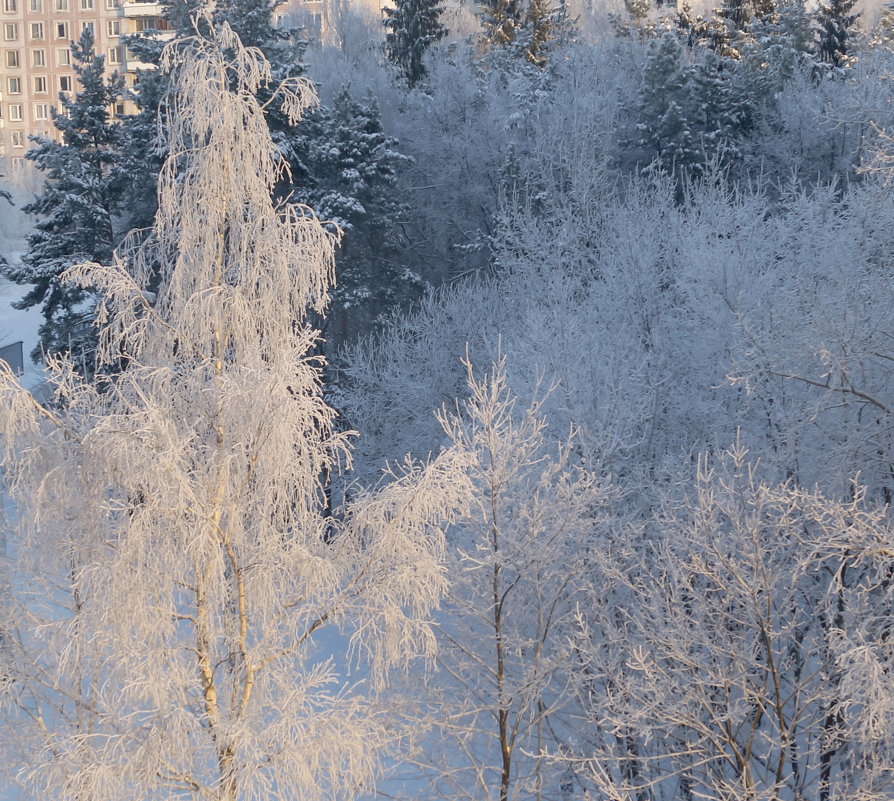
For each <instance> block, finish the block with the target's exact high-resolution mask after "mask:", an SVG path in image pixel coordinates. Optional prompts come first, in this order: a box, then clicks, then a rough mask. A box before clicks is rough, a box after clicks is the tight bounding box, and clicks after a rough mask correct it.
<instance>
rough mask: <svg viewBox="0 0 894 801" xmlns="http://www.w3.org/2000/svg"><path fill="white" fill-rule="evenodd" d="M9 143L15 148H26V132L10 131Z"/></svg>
mask: <svg viewBox="0 0 894 801" xmlns="http://www.w3.org/2000/svg"><path fill="white" fill-rule="evenodd" d="M9 142H10V144H11V145H12V146H13V147H25V132H24V131H10V132H9Z"/></svg>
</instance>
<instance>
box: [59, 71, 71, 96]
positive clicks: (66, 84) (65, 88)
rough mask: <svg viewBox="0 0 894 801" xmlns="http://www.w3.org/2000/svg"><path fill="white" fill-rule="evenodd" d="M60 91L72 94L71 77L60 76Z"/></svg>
mask: <svg viewBox="0 0 894 801" xmlns="http://www.w3.org/2000/svg"><path fill="white" fill-rule="evenodd" d="M59 91H60V92H70V91H71V75H60V76H59Z"/></svg>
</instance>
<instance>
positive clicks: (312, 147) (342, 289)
mask: <svg viewBox="0 0 894 801" xmlns="http://www.w3.org/2000/svg"><path fill="white" fill-rule="evenodd" d="M303 130H304V131H305V134H306V137H307V144H308V166H309V169H310V173H311V176H312V181H313V183H312V185H311V187H310V188H309V189H304V190H303V191H302V192H301V193H300V197H301V200H302V201H303V202H305V203H307V204H308V205H309V206H311V207H312V208H313V209H314V210H315V211H316V213H317V214H318V215H319V216H320V218H321V219H323V220H325V221H327V222H330V223H332V224H334V225H337V226H338V228H339V229H340V230H341V231H342V232H343V234H344V236H343V239H342V245H341V248H340V250H339V251H338V252H337V254H336V262H335V272H336V277H337V284H336V288H335V290H334V292H333V297H332V300H333V308H332V312H331V313H330V316H329V322H330V325H329V326H328V328H327V335H328V336H329V337H330V338H331V339H332V338H334V341H336V342H342V341H344V340H345V339H348V338H351V337H352V336H353V335H355V334H357V333H361V332H362V331H363V330H364V329H365V328H367V327H368V325H370V324H371V323H372V322H374V321H375V319H376V318H377V317H378V316H379V315H380V314H381V312H382V311H383V310H385V309H387V308H388V307H390V306H392V305H394V304H395V303H399V302H400V301H402V300H406V299H407V298H408V297H411V296H412V295H414V294H416V293H418V291H419V289H420V288H421V285H420V280H419V278H418V277H417V276H415V274H414V273H412V272H411V271H410V270H408V269H407V268H406V267H405V266H403V265H402V264H401V259H400V251H401V246H400V237H399V231H398V227H397V221H398V220H399V219H401V217H405V216H406V213H407V209H406V206H405V205H404V204H402V203H401V202H400V201H399V200H397V199H396V193H395V187H396V182H397V173H398V171H399V170H400V169H401V167H403V166H405V165H406V164H408V163H409V162H410V161H411V160H410V159H409V158H408V157H407V156H404V155H402V154H401V153H399V152H398V151H397V150H396V149H395V148H396V146H397V141H396V140H395V139H393V138H392V137H390V136H388V135H387V134H386V133H385V131H384V129H383V127H382V119H381V115H380V113H379V106H378V103H377V102H376V99H375V98H374V97H372V96H370V97H367V98H366V99H365V101H364V102H360V101H358V100H355V99H354V98H352V97H351V94H350V92H349V91H348V89H347V88H343V89H341V91H340V92H339V93H338V94H337V95H336V96H335V98H334V99H333V103H332V108H322V109H320V110H319V111H317V112H316V113H315V114H313V115H311V116H310V117H308V119H307V121H306V124H305V127H304V129H303Z"/></svg>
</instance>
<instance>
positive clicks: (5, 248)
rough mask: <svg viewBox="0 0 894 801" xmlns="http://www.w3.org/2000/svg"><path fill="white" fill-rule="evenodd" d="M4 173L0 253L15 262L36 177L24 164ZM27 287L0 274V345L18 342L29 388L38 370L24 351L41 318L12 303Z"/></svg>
mask: <svg viewBox="0 0 894 801" xmlns="http://www.w3.org/2000/svg"><path fill="white" fill-rule="evenodd" d="M2 173H6V174H7V175H9V176H10V177H11V180H9V181H7V180H5V179H4V180H3V188H4V189H6V190H7V191H10V192H11V194H12V197H13V203H12V205H10V204H9V203H6V202H5V201H0V255H2V256H3V257H4V258H5V259H6V260H7V261H9V262H10V263H12V264H15V263H16V262H17V261H18V260H19V259H20V258H21V255H22V253H24V252H25V251H26V249H27V241H26V240H27V236H28V233H29V231H30V229H31V223H30V220H29V219H28V217H27V216H26V215H25V214H22V212H21V208H22V206H23V205H25V204H26V203H28V202H29V201H30V200H31V199H33V196H34V192H35V190H36V188H37V185H38V180H39V177H38V176H37V175H36V174H34V171H33V170H31V169H29V168H28V167H27V166H26V167H20V168H17V169H16V171H15V172H14V173H13V172H11V171H9V170H8V169H5V168H0V174H2ZM27 290H28V288H27V287H24V286H19V285H18V284H14V283H12V282H10V281H8V280H7V279H6V278H3V277H0V347H4V346H6V345H11V344H13V343H14V342H22V349H23V351H24V355H25V375H24V376H23V377H22V383H23V384H24V386H26V387H27V388H29V389H32V388H33V387H34V386H35V385H37V384H39V383H40V382H41V378H42V376H41V370H40V368H39V367H37V366H36V365H35V364H34V363H33V362H32V361H31V359H30V357H29V356H28V354H29V353H30V352H31V351H32V350H33V349H34V346H35V345H36V344H37V329H38V327H39V326H40V323H41V320H42V317H41V314H40V307H39V306H38V307H34V308H31V309H28V310H27V311H18V310H17V309H14V308H12V304H13V303H14V302H15V301H17V300H19V299H20V298H21V297H22V296H23V295H24V294H25V292H27Z"/></svg>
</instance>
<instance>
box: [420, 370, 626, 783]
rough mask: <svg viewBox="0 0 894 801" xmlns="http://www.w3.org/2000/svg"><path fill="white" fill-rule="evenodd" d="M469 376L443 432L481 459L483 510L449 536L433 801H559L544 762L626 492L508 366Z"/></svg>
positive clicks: (429, 761) (477, 469)
mask: <svg viewBox="0 0 894 801" xmlns="http://www.w3.org/2000/svg"><path fill="white" fill-rule="evenodd" d="M467 368H468V387H469V398H468V399H467V400H466V401H465V402H464V403H462V404H461V405H460V406H459V407H458V408H457V410H456V412H455V413H452V414H446V413H445V414H442V415H441V416H440V419H441V423H442V425H443V427H444V431H445V432H446V434H447V437H448V439H449V441H450V442H451V447H452V448H454V449H457V450H458V451H460V452H465V453H467V454H470V455H471V457H472V459H471V464H470V468H469V478H470V479H471V485H472V486H471V489H472V502H471V504H470V505H469V507H468V510H467V511H466V512H465V513H464V514H463V515H461V516H460V517H459V518H458V520H457V521H456V525H455V526H453V527H452V528H451V529H450V533H449V544H450V548H449V554H448V565H449V570H450V577H451V584H450V589H449V592H448V597H447V599H446V601H445V603H444V605H443V608H442V610H441V612H440V613H439V615H438V628H437V634H438V638H439V644H440V648H439V652H438V665H439V667H440V670H439V671H438V672H437V673H436V674H434V675H432V677H431V680H430V683H429V688H430V703H431V705H432V709H433V712H434V719H435V725H434V731H435V736H434V737H432V738H430V741H429V743H427V744H424V753H425V756H424V757H423V758H421V759H420V760H419V761H420V764H421V767H422V769H423V770H424V772H425V774H426V775H427V776H429V777H430V779H431V786H432V791H431V792H432V793H433V795H432V796H431V797H435V798H453V799H493V800H494V801H496V800H497V799H499V801H510V799H519V798H537V799H543V798H550V797H554V795H555V793H556V791H557V789H558V786H559V780H558V779H557V778H556V775H555V771H554V770H552V769H551V768H550V767H549V766H547V765H546V763H545V760H544V759H543V756H544V755H545V754H546V752H547V751H549V750H554V748H555V743H556V739H555V738H556V733H557V732H561V731H563V728H564V726H563V723H562V722H560V717H561V715H560V713H562V712H567V710H566V709H564V707H565V706H566V704H567V701H568V698H569V693H568V692H567V691H566V690H567V685H568V677H569V671H568V666H569V663H570V662H571V661H573V659H572V657H571V649H570V645H569V643H570V639H571V630H572V618H573V613H574V610H575V604H576V601H577V600H579V599H580V598H581V597H583V596H582V592H583V577H584V573H585V565H586V559H587V549H588V546H589V543H590V541H591V540H592V539H593V538H594V537H595V536H597V532H598V531H599V530H600V529H602V530H604V528H605V519H606V517H607V513H606V508H607V503H608V501H609V500H610V499H611V497H612V490H611V488H610V484H609V482H608V480H607V479H605V478H603V477H601V476H599V475H598V471H597V470H590V469H587V466H586V465H585V464H584V460H583V459H582V456H581V452H580V449H579V448H578V447H577V444H576V442H575V440H574V437H573V436H567V435H566V436H562V435H561V434H559V435H556V434H553V432H550V431H549V430H548V427H547V424H546V421H545V419H544V416H543V414H542V409H541V405H542V402H543V398H542V397H540V398H535V399H534V400H533V401H532V402H531V403H530V405H528V406H527V407H525V408H522V407H521V405H520V404H518V403H517V401H516V397H515V396H514V394H513V393H512V391H511V390H510V388H509V382H508V379H507V374H506V359H505V358H504V357H503V358H499V360H498V361H497V362H496V363H495V364H494V365H493V367H492V370H491V371H490V372H489V374H488V375H486V376H484V377H483V378H481V379H478V378H476V377H475V376H474V374H473V372H472V367H471V363H468V362H467ZM565 732H566V733H567V729H565ZM425 746H427V747H425Z"/></svg>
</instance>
